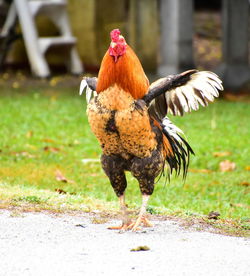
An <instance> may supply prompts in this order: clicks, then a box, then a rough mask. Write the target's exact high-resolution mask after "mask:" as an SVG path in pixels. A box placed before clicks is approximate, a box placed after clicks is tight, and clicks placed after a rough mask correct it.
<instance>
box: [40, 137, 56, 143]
mask: <svg viewBox="0 0 250 276" xmlns="http://www.w3.org/2000/svg"><path fill="white" fill-rule="evenodd" d="M42 141H43V142H46V143H55V140H53V139H50V138H44V139H42Z"/></svg>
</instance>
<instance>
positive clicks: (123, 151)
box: [87, 85, 157, 159]
mask: <svg viewBox="0 0 250 276" xmlns="http://www.w3.org/2000/svg"><path fill="white" fill-rule="evenodd" d="M87 113H88V119H89V123H90V126H91V129H92V131H93V133H94V134H95V135H96V137H97V139H98V141H99V143H100V145H101V147H102V150H103V153H104V154H107V155H110V154H120V155H121V156H123V157H124V158H126V159H128V158H129V157H130V156H131V155H133V156H137V157H147V156H150V155H151V153H152V151H153V150H154V149H155V148H156V147H157V142H156V139H155V133H154V132H153V131H152V126H151V122H150V119H149V116H148V111H147V107H146V106H144V107H142V108H140V109H139V110H138V109H137V108H136V105H135V100H134V98H133V97H132V95H130V94H129V93H127V92H126V91H124V90H123V89H121V88H120V87H118V86H117V85H113V86H111V87H109V88H108V89H106V90H104V91H102V93H100V94H98V96H96V97H95V98H93V99H92V100H91V101H90V103H89V105H88V109H87Z"/></svg>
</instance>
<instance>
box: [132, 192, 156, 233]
mask: <svg viewBox="0 0 250 276" xmlns="http://www.w3.org/2000/svg"><path fill="white" fill-rule="evenodd" d="M149 197H150V196H149V195H146V194H143V195H142V205H141V209H140V212H139V216H138V218H137V220H136V221H135V222H134V223H133V224H130V226H129V228H131V229H132V231H137V230H139V229H140V228H139V226H140V225H141V224H143V226H145V227H152V226H153V225H152V223H151V222H150V221H149V220H148V219H147V218H146V213H147V212H146V208H147V204H148V200H149Z"/></svg>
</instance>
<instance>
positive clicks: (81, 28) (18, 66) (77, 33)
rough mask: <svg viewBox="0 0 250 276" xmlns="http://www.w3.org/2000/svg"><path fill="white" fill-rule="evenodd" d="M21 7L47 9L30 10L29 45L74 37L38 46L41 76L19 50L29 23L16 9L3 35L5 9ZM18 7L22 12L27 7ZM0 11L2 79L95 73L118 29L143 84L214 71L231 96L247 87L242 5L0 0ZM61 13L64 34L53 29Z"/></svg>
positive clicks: (184, 0)
mask: <svg viewBox="0 0 250 276" xmlns="http://www.w3.org/2000/svg"><path fill="white" fill-rule="evenodd" d="M25 2H29V3H31V2H37V3H38V2H46V3H49V5H51V7H47V8H44V7H41V8H40V10H39V9H38V11H36V12H33V15H32V20H33V21H31V23H32V22H33V23H34V28H35V34H36V35H37V39H36V40H38V38H44V37H45V38H52V39H53V38H55V37H58V36H63V37H64V38H65V37H69V36H70V37H72V38H75V39H76V42H75V43H73V42H72V41H71V43H70V42H69V41H68V43H66V42H63V43H62V44H60V43H54V44H53V43H52V45H49V46H48V47H47V46H46V47H45V48H44V49H43V53H42V54H43V55H44V56H45V60H46V62H48V64H49V69H48V70H47V71H43V72H42V73H39V72H37V71H36V68H32V64H31V61H30V59H31V58H30V57H29V53H28V49H27V48H29V46H28V45H32V44H35V42H32V41H31V40H32V38H26V41H27V42H26V43H25V32H27V33H31V31H30V25H31V23H29V21H27V22H28V23H27V22H23V23H22V20H21V15H22V13H25V11H21V10H18V7H16V9H17V10H16V16H14V15H13V17H15V20H13V23H11V24H9V25H11V28H9V31H8V32H6V31H5V32H4V33H3V29H4V24H6V21H7V18H8V16H10V10H11V5H12V6H13V5H14V6H15V5H18V4H15V3H19V6H20V5H21V4H22V3H25ZM236 2H237V3H236ZM55 3H58V4H59V6H56V4H55ZM60 3H61V4H60ZM62 3H63V4H62ZM53 4H54V8H53V7H52V6H53ZM23 5H24V6H25V7H23V9H25V8H26V9H27V8H29V7H28V5H27V4H23ZM49 5H48V6H49ZM62 5H63V6H65V7H63V8H62ZM0 6H1V8H0V30H1V36H0V47H1V51H0V70H1V75H2V77H3V74H5V75H4V76H5V77H4V78H7V76H8V77H9V76H13V78H15V74H16V73H18V75H19V76H20V75H24V76H25V77H26V76H27V77H31V76H32V74H31V73H33V76H38V77H51V76H52V77H53V76H58V75H61V74H66V73H75V75H81V76H82V75H83V74H87V73H90V74H94V75H96V74H97V73H98V69H99V66H100V62H101V60H102V57H103V55H104V53H105V51H106V50H107V48H108V46H109V43H110V37H109V32H110V31H111V30H112V29H114V28H119V29H120V30H121V32H122V33H123V34H124V36H125V38H126V40H127V42H128V43H129V44H130V45H131V46H132V47H133V49H134V50H135V52H136V53H137V55H138V57H139V58H140V60H141V62H142V64H143V67H144V69H145V71H146V72H147V73H148V74H149V76H150V78H151V77H152V78H153V79H154V78H155V77H156V75H167V74H171V73H178V72H180V71H183V70H186V69H190V68H194V67H195V68H198V69H200V70H212V71H215V72H216V73H218V74H219V75H220V77H221V78H222V79H223V80H224V84H225V86H226V87H228V88H229V89H230V90H231V91H236V90H239V89H240V90H242V89H243V90H244V91H246V90H249V87H250V85H249V83H250V69H249V60H250V54H249V53H250V51H249V48H250V47H249V45H250V43H249V33H250V31H249V30H250V28H249V21H250V20H249V7H250V3H249V1H248V0H241V1H233V0H212V1H202V0H194V1H192V0H178V1H175V0H138V1H136V0H120V1H116V0H68V1H67V2H66V1H64V0H51V1H36V0H33V1H27V0H25V1H23V0H20V1H12V0H0ZM19 9H21V8H20V7H19ZM33 9H34V8H33ZM63 9H65V10H66V13H67V17H68V18H67V20H68V27H69V30H70V32H67V31H66V32H65V28H61V26H62V25H63V24H64V22H62V21H60V14H61V13H62V12H63ZM55 10H56V12H55ZM24 17H25V15H24ZM26 17H27V16H26ZM27 25H28V26H27ZM60 25H61V26H60ZM68 27H67V28H68ZM67 28H66V29H67ZM5 29H6V26H5ZM25 45H26V46H25ZM72 48H75V49H76V52H77V55H78V57H79V60H80V63H81V66H79V65H78V66H76V67H75V68H76V69H75V70H74V69H72V68H71V70H70V68H69V67H66V66H65V59H70V57H69V56H67V55H66V53H68V51H69V49H70V50H71V49H72ZM66 61H67V60H66ZM33 62H34V61H33ZM34 63H38V62H37V61H35V62H34ZM33 67H34V66H33ZM40 67H42V65H41V66H40ZM6 73H8V75H6ZM68 77H69V76H68ZM74 80H76V81H78V79H77V78H75V79H74V78H71V82H70V83H72V81H73V83H74ZM68 81H69V80H68Z"/></svg>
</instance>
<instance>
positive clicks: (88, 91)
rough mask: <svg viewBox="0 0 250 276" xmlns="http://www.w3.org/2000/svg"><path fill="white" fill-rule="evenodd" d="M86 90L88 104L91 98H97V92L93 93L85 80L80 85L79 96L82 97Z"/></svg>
mask: <svg viewBox="0 0 250 276" xmlns="http://www.w3.org/2000/svg"><path fill="white" fill-rule="evenodd" d="M84 90H86V101H87V103H89V102H90V100H91V98H92V97H94V96H96V95H97V93H96V91H93V90H92V89H91V88H90V87H89V86H88V83H87V81H86V80H85V79H83V80H82V81H81V84H80V90H79V94H80V95H82V93H83V91H84Z"/></svg>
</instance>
